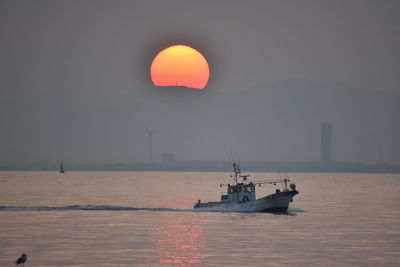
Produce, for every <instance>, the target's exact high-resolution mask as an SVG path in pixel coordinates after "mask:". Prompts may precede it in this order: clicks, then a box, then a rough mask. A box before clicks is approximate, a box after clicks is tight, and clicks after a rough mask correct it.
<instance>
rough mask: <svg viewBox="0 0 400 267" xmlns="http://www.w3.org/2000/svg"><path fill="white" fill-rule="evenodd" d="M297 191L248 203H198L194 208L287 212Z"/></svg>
mask: <svg viewBox="0 0 400 267" xmlns="http://www.w3.org/2000/svg"><path fill="white" fill-rule="evenodd" d="M296 194H298V192H297V191H296V190H291V191H287V192H279V193H275V194H272V195H268V196H265V197H263V198H260V199H257V200H254V201H247V202H240V203H239V202H229V203H227V202H208V203H197V204H196V205H195V206H194V208H195V209H197V210H199V211H236V212H285V211H287V209H288V207H289V204H290V202H292V201H293V197H294V196H295V195H296Z"/></svg>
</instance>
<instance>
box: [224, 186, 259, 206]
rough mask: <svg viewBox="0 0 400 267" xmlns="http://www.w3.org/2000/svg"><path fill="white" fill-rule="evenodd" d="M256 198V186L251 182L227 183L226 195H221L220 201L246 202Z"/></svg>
mask: <svg viewBox="0 0 400 267" xmlns="http://www.w3.org/2000/svg"><path fill="white" fill-rule="evenodd" d="M254 200H256V186H255V184H254V183H253V182H250V183H244V182H243V183H237V184H235V185H230V184H228V189H227V193H226V195H222V196H221V202H239V203H242V202H247V201H254Z"/></svg>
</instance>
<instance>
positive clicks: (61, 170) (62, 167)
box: [60, 161, 65, 173]
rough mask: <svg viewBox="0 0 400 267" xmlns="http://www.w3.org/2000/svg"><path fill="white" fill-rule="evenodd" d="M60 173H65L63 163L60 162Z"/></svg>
mask: <svg viewBox="0 0 400 267" xmlns="http://www.w3.org/2000/svg"><path fill="white" fill-rule="evenodd" d="M60 173H65V171H64V162H63V161H61V163H60Z"/></svg>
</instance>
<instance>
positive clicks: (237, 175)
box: [194, 163, 299, 212]
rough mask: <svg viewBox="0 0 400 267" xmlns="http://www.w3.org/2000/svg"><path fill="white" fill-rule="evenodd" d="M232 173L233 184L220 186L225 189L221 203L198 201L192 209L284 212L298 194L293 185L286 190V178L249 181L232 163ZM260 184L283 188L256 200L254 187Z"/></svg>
mask: <svg viewBox="0 0 400 267" xmlns="http://www.w3.org/2000/svg"><path fill="white" fill-rule="evenodd" d="M233 171H234V175H233V176H232V175H231V177H232V178H233V184H221V185H220V186H221V187H222V186H226V187H227V192H226V194H222V196H221V201H217V202H206V203H202V202H201V201H200V200H199V201H198V202H197V203H196V204H195V205H194V208H195V209H198V210H204V211H241V212H285V211H287V209H288V207H289V204H290V202H292V201H293V197H294V196H295V195H297V194H298V193H299V192H298V191H297V190H296V185H295V184H290V185H289V188H288V182H289V179H288V178H287V177H286V176H285V177H284V178H283V179H276V180H268V181H249V175H241V170H240V165H239V163H233ZM239 179H241V181H240V182H238V180H239ZM262 184H270V185H274V186H276V185H278V184H282V185H283V188H282V189H279V188H277V189H275V192H274V193H272V194H270V195H266V196H264V197H262V198H259V199H256V186H257V185H258V186H261V185H262Z"/></svg>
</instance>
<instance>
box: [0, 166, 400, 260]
mask: <svg viewBox="0 0 400 267" xmlns="http://www.w3.org/2000/svg"><path fill="white" fill-rule="evenodd" d="M281 176H282V175H281ZM288 176H289V179H290V180H291V182H293V183H295V184H296V185H297V190H298V191H299V192H300V193H299V195H296V196H295V198H294V201H293V203H291V204H290V207H289V210H288V212H286V213H279V214H273V213H246V212H243V211H239V210H238V211H235V212H224V211H223V210H222V211H219V212H199V211H196V210H193V204H194V203H195V202H197V200H199V199H201V200H202V202H206V201H216V200H218V199H219V198H220V196H221V193H222V192H223V190H226V188H225V187H220V184H221V183H224V184H225V183H229V182H231V180H230V179H231V178H230V177H229V173H223V172H112V171H99V172H98V171H67V172H66V173H64V174H60V173H58V172H56V171H0V266H15V263H14V262H15V261H16V260H17V258H18V257H19V256H21V254H22V253H26V254H27V255H28V261H27V262H26V264H25V266H26V267H30V266H400V207H399V205H400V174H357V173H289V174H288ZM279 177H280V175H279V174H277V173H250V178H251V179H254V180H268V179H274V178H279ZM277 186H278V185H277ZM275 189H276V188H275V186H273V185H261V187H258V186H257V197H262V196H263V195H266V194H268V193H271V192H274V191H275Z"/></svg>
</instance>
